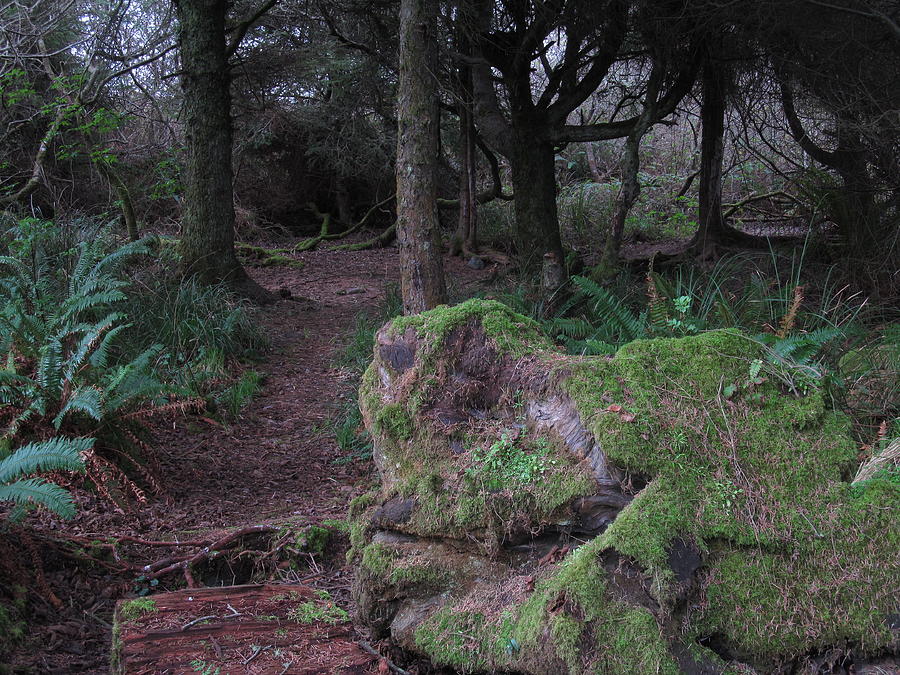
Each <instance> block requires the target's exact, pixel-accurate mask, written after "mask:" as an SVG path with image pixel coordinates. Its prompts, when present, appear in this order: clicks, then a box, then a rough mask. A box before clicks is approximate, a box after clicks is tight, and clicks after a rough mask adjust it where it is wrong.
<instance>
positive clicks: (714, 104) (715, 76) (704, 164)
mask: <svg viewBox="0 0 900 675" xmlns="http://www.w3.org/2000/svg"><path fill="white" fill-rule="evenodd" d="M701 86H702V104H701V107H700V123H701V125H702V135H701V139H700V186H699V188H700V205H699V206H700V213H699V227H698V230H697V234H696V235H694V239H693V241H692V242H691V248H692V249H694V250H695V251H696V252H697V253H698V254H699V256H700V257H701V258H709V257H712V256H713V255H714V253H715V250H714V249H715V246H716V244H718V243H721V242H722V241H723V240H724V239H725V238H726V235H727V234H728V228H727V227H726V226H725V220H724V219H723V218H722V159H723V157H724V151H725V143H724V141H725V94H726V78H725V75H724V73H723V72H721V70H720V69H717V68H716V67H715V66H714V65H713V64H711V63H710V62H707V63H706V64H705V65H704V67H703V77H702V82H701Z"/></svg>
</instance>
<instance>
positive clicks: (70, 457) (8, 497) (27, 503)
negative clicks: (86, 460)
mask: <svg viewBox="0 0 900 675" xmlns="http://www.w3.org/2000/svg"><path fill="white" fill-rule="evenodd" d="M93 444H94V440H93V439H91V438H53V439H51V440H48V441H42V442H40V443H29V444H28V445H25V446H22V447H20V448H18V449H17V450H14V451H13V452H12V453H10V454H8V455H6V456H5V457H2V454H0V457H2V458H0V502H3V501H9V502H13V503H14V504H15V505H16V508H15V509H14V510H13V512H12V514H11V515H10V517H11V519H12V520H19V519H20V518H21V517H22V516H23V515H24V513H25V511H26V510H27V509H28V508H31V507H33V506H43V507H44V508H46V509H48V510H50V511H52V512H53V513H55V514H57V515H58V516H61V517H63V518H71V517H72V516H73V515H75V504H74V503H73V502H72V497H71V495H70V494H69V493H68V492H67V491H66V490H64V489H63V488H61V487H59V486H58V485H57V484H55V483H51V482H49V481H46V480H43V479H41V478H29V477H27V476H29V475H31V474H35V473H39V472H43V471H81V470H83V469H84V464H83V462H82V460H81V453H82V452H85V451H87V450H89V449H90V448H91V447H92V446H93Z"/></svg>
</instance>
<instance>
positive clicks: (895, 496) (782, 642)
mask: <svg viewBox="0 0 900 675" xmlns="http://www.w3.org/2000/svg"><path fill="white" fill-rule="evenodd" d="M820 504H821V505H822V506H821V507H820V508H818V509H811V510H810V511H809V512H807V513H806V514H805V518H807V519H808V521H809V522H808V523H807V529H806V530H805V531H802V532H798V533H797V534H798V537H797V540H796V542H795V543H794V545H793V546H790V547H781V549H780V550H774V551H764V550H760V549H758V548H756V549H754V548H744V549H734V550H727V551H723V552H722V553H721V554H719V555H716V556H715V557H714V558H713V560H712V561H711V564H710V579H709V583H708V587H707V589H706V596H707V606H706V608H705V611H704V612H703V613H702V615H701V617H700V619H699V621H698V622H697V629H698V630H700V631H702V632H704V633H705V634H711V633H721V634H724V635H727V636H728V637H729V641H730V643H731V644H733V645H734V647H735V648H736V649H737V650H738V651H739V653H741V654H742V655H743V656H744V658H745V659H747V660H751V661H763V662H764V661H765V660H766V659H768V658H775V657H782V656H784V655H800V654H804V653H807V652H809V651H813V650H817V649H822V648H824V647H827V646H829V645H834V644H842V643H844V642H853V643H855V644H857V645H858V647H857V649H858V650H859V651H860V652H861V653H875V652H878V651H881V650H883V649H886V648H888V647H889V646H890V645H892V644H895V638H894V636H892V634H891V633H892V631H891V630H890V628H889V627H888V616H889V615H891V614H893V613H895V612H896V611H897V609H898V607H897V598H896V592H895V590H894V589H895V587H896V579H897V574H898V560H897V557H896V556H897V553H896V552H897V551H898V550H900V523H898V520H897V517H896V514H897V512H898V508H900V486H897V485H892V484H891V483H889V482H882V483H880V484H878V485H873V486H871V487H870V488H869V489H868V490H866V494H865V495H864V496H863V497H861V498H859V497H854V496H853V495H852V493H851V491H850V490H849V488H847V486H846V485H834V486H832V488H831V490H829V492H828V493H827V494H823V495H822V499H821V502H820ZM735 626H740V630H735V628H734V627H735Z"/></svg>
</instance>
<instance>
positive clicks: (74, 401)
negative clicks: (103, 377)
mask: <svg viewBox="0 0 900 675" xmlns="http://www.w3.org/2000/svg"><path fill="white" fill-rule="evenodd" d="M76 410H80V411H81V412H83V413H85V414H86V415H87V416H88V417H91V418H93V419H95V420H97V421H98V422H99V421H100V420H102V419H103V392H102V391H101V390H100V389H99V388H97V387H92V386H85V387H79V388H78V389H76V390H75V391H73V392H72V395H71V396H70V397H69V400H68V401H66V403H65V405H63V407H62V409H61V410H60V411H59V414H57V416H56V417H54V418H53V426H54V427H56V429H59V428H60V427H61V426H62V423H63V420H65V418H66V415H68V414H69V413H71V412H74V411H76Z"/></svg>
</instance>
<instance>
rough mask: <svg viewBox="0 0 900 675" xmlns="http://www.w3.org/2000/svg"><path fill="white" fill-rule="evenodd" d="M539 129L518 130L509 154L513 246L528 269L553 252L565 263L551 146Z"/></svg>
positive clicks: (523, 128) (553, 154)
mask: <svg viewBox="0 0 900 675" xmlns="http://www.w3.org/2000/svg"><path fill="white" fill-rule="evenodd" d="M541 131H542V130H540V129H533V128H531V127H518V128H516V129H515V141H514V142H513V147H512V149H511V153H510V165H511V168H512V182H513V194H514V195H515V209H516V233H515V237H516V246H517V248H518V250H519V256H520V257H521V258H522V262H523V264H524V265H525V266H527V267H532V268H536V267H539V266H540V265H541V261H542V260H543V255H544V254H545V253H552V254H553V255H554V256H556V259H557V260H559V261H563V260H565V256H564V255H563V250H562V241H561V239H560V235H559V216H558V214H557V211H556V167H555V165H554V156H555V153H554V150H553V144H552V143H550V142H549V141H545V140H541V137H540V132H541Z"/></svg>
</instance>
